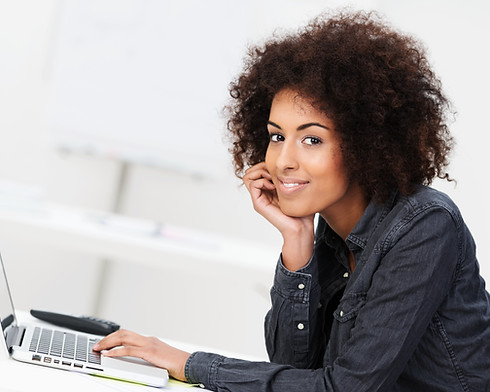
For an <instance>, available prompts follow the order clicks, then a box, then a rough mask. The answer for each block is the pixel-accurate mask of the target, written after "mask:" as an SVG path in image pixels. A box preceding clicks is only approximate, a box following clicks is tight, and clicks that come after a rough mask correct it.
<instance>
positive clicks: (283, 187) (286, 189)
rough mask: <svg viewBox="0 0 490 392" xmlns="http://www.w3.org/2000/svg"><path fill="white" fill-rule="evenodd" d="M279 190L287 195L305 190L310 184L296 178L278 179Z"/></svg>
mask: <svg viewBox="0 0 490 392" xmlns="http://www.w3.org/2000/svg"><path fill="white" fill-rule="evenodd" d="M278 182H279V190H280V191H281V192H283V193H285V194H291V193H295V192H298V191H300V190H302V189H304V188H305V187H306V186H307V185H308V184H309V182H308V181H304V180H299V179H296V178H278Z"/></svg>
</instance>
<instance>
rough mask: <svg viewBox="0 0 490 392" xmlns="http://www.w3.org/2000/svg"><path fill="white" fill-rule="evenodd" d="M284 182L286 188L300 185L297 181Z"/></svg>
mask: <svg viewBox="0 0 490 392" xmlns="http://www.w3.org/2000/svg"><path fill="white" fill-rule="evenodd" d="M283 184H284V186H285V187H286V188H292V187H295V186H298V185H299V184H297V183H288V184H287V183H285V182H283Z"/></svg>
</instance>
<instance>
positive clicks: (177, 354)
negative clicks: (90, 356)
mask: <svg viewBox="0 0 490 392" xmlns="http://www.w3.org/2000/svg"><path fill="white" fill-rule="evenodd" d="M94 351H100V352H101V354H102V355H104V356H106V357H124V356H129V357H137V358H141V359H144V360H145V361H148V362H150V363H152V364H154V365H155V366H158V367H161V368H164V369H167V371H168V372H169V374H170V375H171V376H172V377H174V378H176V379H178V380H181V381H186V379H185V364H186V362H187V359H188V358H189V356H190V354H189V353H187V352H185V351H182V350H179V349H177V348H175V347H172V346H170V345H168V344H166V343H164V342H162V341H161V340H159V339H157V338H155V337H147V336H142V335H139V334H137V333H135V332H131V331H127V330H124V329H121V330H119V331H116V332H114V333H112V334H110V335H108V336H106V337H105V338H104V339H102V340H101V341H100V342H99V343H98V344H96V345H95V346H94Z"/></svg>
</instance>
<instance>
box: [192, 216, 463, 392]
mask: <svg viewBox="0 0 490 392" xmlns="http://www.w3.org/2000/svg"><path fill="white" fill-rule="evenodd" d="M419 218H420V217H419ZM436 221H439V222H441V221H442V222H444V223H443V224H434V222H436ZM395 237H396V238H395ZM393 238H394V241H395V243H394V244H392V245H391V246H392V247H391V249H390V250H389V251H388V252H387V253H386V255H385V256H384V257H383V259H382V260H381V263H380V265H379V267H378V269H377V271H376V273H375V274H374V276H373V281H372V284H371V288H370V289H369V291H368V292H367V296H366V303H365V305H364V306H363V307H362V308H361V309H360V310H359V313H358V316H357V319H356V321H355V326H354V328H353V329H352V330H351V336H350V338H349V339H348V340H347V341H346V343H345V344H344V346H343V347H342V353H341V355H340V356H339V357H338V358H337V359H336V360H335V361H334V362H333V364H332V366H327V367H324V368H322V369H316V370H308V369H296V368H293V367H292V366H288V365H279V364H271V363H256V362H246V361H240V360H235V359H230V358H224V357H221V356H218V355H215V354H207V353H195V354H193V356H191V358H190V359H189V361H188V365H187V369H186V376H187V378H188V380H189V381H193V382H196V381H200V382H203V383H204V384H205V385H206V387H207V388H210V389H212V390H217V391H221V390H233V391H236V392H241V391H243V392H245V391H252V390H253V391H281V392H289V391H298V390H301V391H303V392H309V391H311V392H313V391H356V392H363V391H365V392H367V391H369V392H372V391H379V390H388V389H389V388H390V387H391V386H392V385H393V384H394V383H395V382H396V380H397V378H398V377H399V375H400V373H401V372H402V371H403V368H404V367H405V366H406V364H407V362H408V361H409V359H410V358H411V356H412V354H413V351H414V350H415V348H416V347H417V344H418V342H419V341H420V339H421V336H422V335H423V334H424V332H425V331H426V329H427V327H428V325H429V323H430V320H431V318H432V316H433V315H434V313H435V312H436V311H437V308H438V307H439V306H440V304H441V302H442V301H443V300H444V298H445V296H446V295H447V293H448V291H449V290H450V287H451V285H452V282H453V278H454V273H455V270H456V264H457V262H458V247H459V245H460V244H459V238H458V230H457V227H456V224H455V222H454V221H453V220H452V219H451V217H450V216H449V214H448V213H447V212H446V211H441V210H432V211H429V212H427V214H426V216H425V217H422V218H421V219H420V220H419V222H417V223H416V224H415V223H414V224H412V222H408V223H407V225H406V226H405V227H401V228H399V231H398V233H395V235H394V237H393ZM394 277H396V278H394Z"/></svg>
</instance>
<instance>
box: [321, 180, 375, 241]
mask: <svg viewBox="0 0 490 392" xmlns="http://www.w3.org/2000/svg"><path fill="white" fill-rule="evenodd" d="M352 187H353V189H352V190H351V192H350V194H349V196H348V197H347V198H345V199H344V200H342V202H341V203H340V204H339V205H336V206H332V208H329V210H328V211H324V212H322V213H320V215H321V217H322V218H323V219H325V221H326V222H327V223H328V225H329V226H330V227H331V228H332V230H333V231H335V232H336V233H337V234H338V235H339V236H340V237H341V238H342V239H343V240H344V241H345V240H346V238H347V236H348V235H349V234H350V232H351V231H352V230H353V229H354V227H355V226H356V224H357V222H359V219H361V217H362V214H364V211H365V210H366V207H367V205H368V204H369V201H368V200H367V199H366V197H365V196H364V192H363V191H362V189H361V188H360V187H359V186H355V185H353V186H352Z"/></svg>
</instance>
